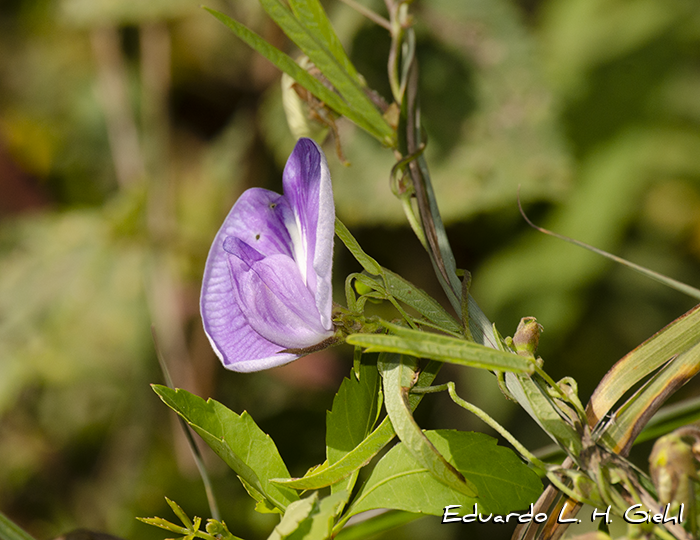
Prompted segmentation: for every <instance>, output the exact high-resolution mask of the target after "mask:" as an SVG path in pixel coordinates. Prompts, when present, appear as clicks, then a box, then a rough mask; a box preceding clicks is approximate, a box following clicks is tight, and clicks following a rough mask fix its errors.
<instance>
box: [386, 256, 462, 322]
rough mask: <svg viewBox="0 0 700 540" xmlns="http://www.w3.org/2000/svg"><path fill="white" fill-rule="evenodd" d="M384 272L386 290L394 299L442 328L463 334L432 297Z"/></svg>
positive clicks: (390, 272) (392, 274)
mask: <svg viewBox="0 0 700 540" xmlns="http://www.w3.org/2000/svg"><path fill="white" fill-rule="evenodd" d="M382 270H383V277H384V283H385V284H386V290H387V292H388V293H389V294H391V295H392V296H393V297H394V298H396V299H397V300H399V301H401V302H403V303H404V304H406V305H407V306H410V307H412V308H413V309H415V310H416V311H417V312H418V313H420V314H421V315H423V317H425V318H426V319H428V320H429V321H431V322H433V323H435V324H436V325H437V326H439V327H440V328H444V329H445V330H446V331H448V332H453V333H456V334H461V333H462V327H461V326H460V325H459V323H458V322H457V321H456V320H455V319H454V317H452V316H451V315H450V314H449V313H447V311H445V309H444V308H443V307H442V306H441V305H440V304H439V303H438V302H436V301H435V299H434V298H433V297H432V296H430V295H429V294H427V293H426V292H425V291H423V290H421V289H419V288H417V287H416V286H415V285H413V284H412V283H411V282H409V281H407V280H405V279H404V278H402V277H401V276H399V275H398V274H395V273H394V272H392V271H391V270H387V269H386V268H383V269H382Z"/></svg>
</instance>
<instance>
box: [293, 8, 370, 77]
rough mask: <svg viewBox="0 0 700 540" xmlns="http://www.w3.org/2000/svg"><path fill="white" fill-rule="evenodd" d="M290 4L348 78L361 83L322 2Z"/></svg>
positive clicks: (298, 17)
mask: <svg viewBox="0 0 700 540" xmlns="http://www.w3.org/2000/svg"><path fill="white" fill-rule="evenodd" d="M289 4H290V6H291V8H292V11H293V12H294V15H295V16H296V18H297V19H298V20H299V22H300V23H301V24H302V25H303V26H304V27H305V28H306V29H307V31H308V32H309V33H310V34H311V35H312V36H320V37H321V39H320V42H321V43H323V45H324V46H325V48H326V49H327V50H328V52H330V53H331V54H332V55H333V57H334V58H335V59H336V61H337V62H338V64H340V66H341V67H342V68H343V70H344V71H345V72H346V73H347V74H348V76H349V77H350V78H351V79H353V80H356V81H358V82H359V80H360V78H359V76H358V74H357V70H356V69H355V66H354V65H353V63H352V62H351V61H350V58H348V55H347V54H346V53H345V49H343V46H342V45H341V43H340V40H339V39H338V36H337V35H336V33H335V30H334V29H333V26H332V25H331V22H330V21H329V20H328V17H327V16H326V12H325V11H324V10H323V6H321V2H319V1H318V0H291V1H290V2H289ZM317 41H318V40H317Z"/></svg>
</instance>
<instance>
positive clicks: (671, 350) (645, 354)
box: [586, 305, 700, 426]
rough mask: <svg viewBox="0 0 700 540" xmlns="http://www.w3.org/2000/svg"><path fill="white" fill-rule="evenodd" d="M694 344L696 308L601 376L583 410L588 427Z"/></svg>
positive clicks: (699, 310) (699, 319)
mask: <svg viewBox="0 0 700 540" xmlns="http://www.w3.org/2000/svg"><path fill="white" fill-rule="evenodd" d="M698 341H700V305H698V306H695V307H694V308H692V309H691V310H690V311H688V312H687V313H685V314H684V315H682V316H680V317H679V318H678V319H676V320H675V321H673V322H672V323H671V324H669V325H668V326H666V327H665V328H663V329H662V330H660V331H659V332H657V333H656V334H654V335H653V336H652V337H650V338H649V339H648V340H646V341H645V342H644V343H642V344H641V345H640V346H639V347H637V348H636V349H634V350H633V351H631V352H630V353H629V354H627V355H625V356H624V357H623V358H621V359H620V360H619V361H618V362H617V363H616V364H615V365H614V366H613V367H612V368H611V369H610V371H608V373H606V374H605V377H603V380H601V381H600V383H599V384H598V386H597V387H596V389H595V391H594V392H593V395H592V396H591V400H590V403H589V404H588V407H587V408H586V414H587V415H588V422H589V424H590V425H592V426H593V425H595V424H596V423H597V422H598V421H600V419H601V418H603V417H604V416H605V415H606V414H607V413H608V412H609V411H610V409H612V407H613V406H614V405H615V403H617V401H618V400H619V399H620V398H621V397H622V396H623V395H624V394H625V393H626V392H627V391H628V390H629V389H630V388H632V387H633V386H635V385H636V384H637V383H638V382H639V381H641V380H642V379H643V378H644V377H646V376H648V375H649V374H651V373H653V372H654V371H655V370H657V369H658V368H659V367H661V366H662V365H663V364H664V363H666V362H667V361H668V360H669V359H670V358H672V357H673V356H674V355H677V354H679V353H681V352H683V351H685V350H687V349H689V348H690V347H692V346H693V345H695V344H696V343H697V342H698Z"/></svg>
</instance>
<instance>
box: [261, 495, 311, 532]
mask: <svg viewBox="0 0 700 540" xmlns="http://www.w3.org/2000/svg"><path fill="white" fill-rule="evenodd" d="M317 500H318V493H312V494H311V496H310V497H306V498H304V499H301V500H298V501H294V502H293V503H291V504H290V505H289V506H288V507H287V510H286V512H285V513H284V516H283V517H282V520H281V521H280V522H279V524H278V525H277V527H275V529H274V530H273V531H272V534H270V536H269V537H268V539H267V540H283V539H284V538H289V536H290V535H291V534H292V533H293V532H294V531H296V530H297V529H298V528H299V525H300V524H301V523H302V522H303V521H304V520H305V519H306V518H307V517H309V515H310V514H311V512H312V511H313V509H314V504H315V503H316V501H317Z"/></svg>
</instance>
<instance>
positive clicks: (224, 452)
mask: <svg viewBox="0 0 700 540" xmlns="http://www.w3.org/2000/svg"><path fill="white" fill-rule="evenodd" d="M153 390H154V391H155V392H156V394H158V395H159V396H160V398H161V399H162V400H163V402H164V403H165V404H166V405H168V407H170V408H171V409H173V410H174V411H175V412H176V413H178V414H179V415H180V416H182V418H184V419H185V421H186V422H187V423H188V424H189V425H190V426H192V428H193V429H194V430H195V431H196V432H197V433H198V434H199V436H200V437H202V439H204V441H205V442H206V443H207V444H208V445H209V446H210V447H211V449H212V450H214V452H216V454H217V455H218V456H219V457H220V458H221V459H223V460H224V461H225V462H226V464H227V465H228V466H229V467H231V468H232V469H233V470H234V471H235V472H236V474H237V475H238V476H239V477H241V479H242V480H244V481H245V482H246V483H247V484H248V486H250V487H252V488H253V489H255V490H256V491H257V492H259V493H260V494H261V495H263V496H264V497H265V498H267V499H269V500H270V502H272V504H274V505H275V506H276V507H277V508H279V509H284V508H286V507H287V506H288V505H289V504H290V503H291V502H294V501H297V500H299V496H298V495H297V494H296V492H295V491H293V490H291V489H289V488H286V487H284V486H279V485H276V484H273V483H270V482H269V480H270V478H282V477H289V472H288V471H287V467H286V465H285V464H284V462H283V461H282V458H281V457H280V455H279V452H278V451H277V447H276V446H275V443H274V442H273V441H272V439H271V438H270V437H269V436H268V435H266V434H265V433H263V432H262V431H261V430H260V428H259V427H258V426H257V425H256V424H255V422H254V421H253V419H252V418H251V417H250V416H249V415H248V413H246V412H244V413H243V414H241V415H238V414H236V413H234V412H233V411H231V410H230V409H227V408H226V407H224V406H223V405H222V404H221V403H219V402H217V401H214V400H213V399H209V400H207V401H204V400H203V399H202V398H200V397H199V396H195V395H193V394H190V393H189V392H187V391H185V390H181V389H177V390H173V389H171V388H168V387H166V386H161V385H153Z"/></svg>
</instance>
